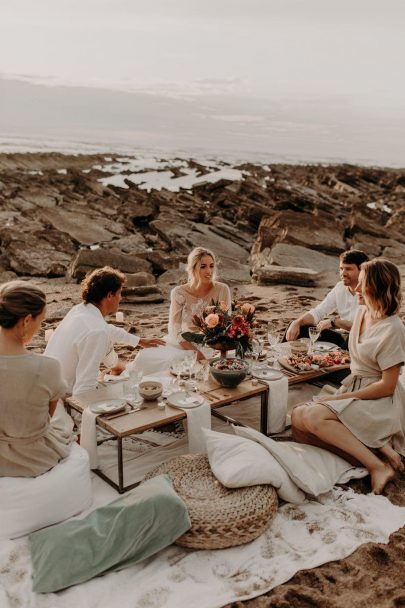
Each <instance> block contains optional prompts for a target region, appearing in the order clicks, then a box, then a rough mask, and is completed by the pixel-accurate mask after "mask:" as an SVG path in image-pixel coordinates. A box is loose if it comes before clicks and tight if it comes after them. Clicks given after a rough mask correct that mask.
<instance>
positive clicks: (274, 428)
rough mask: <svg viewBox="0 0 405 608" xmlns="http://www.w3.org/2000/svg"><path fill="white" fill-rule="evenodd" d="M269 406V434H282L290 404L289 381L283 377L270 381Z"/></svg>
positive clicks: (268, 382)
mask: <svg viewBox="0 0 405 608" xmlns="http://www.w3.org/2000/svg"><path fill="white" fill-rule="evenodd" d="M267 384H268V385H269V405H268V410H267V412H268V418H267V433H281V432H282V431H284V429H285V420H286V416H287V404H288V379H287V378H286V377H285V376H283V377H282V378H280V380H268V381H267Z"/></svg>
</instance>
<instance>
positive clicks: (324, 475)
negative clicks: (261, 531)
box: [235, 427, 368, 496]
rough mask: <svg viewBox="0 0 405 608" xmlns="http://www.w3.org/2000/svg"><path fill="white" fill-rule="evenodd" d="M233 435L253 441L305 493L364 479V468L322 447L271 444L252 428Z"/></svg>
mask: <svg viewBox="0 0 405 608" xmlns="http://www.w3.org/2000/svg"><path fill="white" fill-rule="evenodd" d="M235 433H237V435H239V436H241V437H245V438H247V439H253V441H256V442H257V443H259V444H260V445H262V446H263V447H264V448H266V450H268V451H269V453H270V454H272V456H274V458H275V459H276V460H277V461H278V462H279V463H280V465H281V466H282V467H283V469H284V470H285V471H286V472H287V473H288V475H289V476H290V477H291V479H292V480H293V481H294V482H295V483H296V484H297V486H298V487H299V488H301V489H302V490H303V491H304V492H306V493H307V494H311V495H312V496H318V495H319V494H323V493H324V492H328V491H329V490H331V489H332V488H333V486H334V485H335V484H336V483H346V482H347V481H348V480H349V479H352V478H359V477H365V476H366V475H367V474H368V473H367V470H366V469H363V468H356V467H353V466H352V465H351V464H349V463H348V462H347V461H346V460H343V458H340V456H337V455H336V454H332V452H328V451H327V450H324V449H322V448H318V447H315V446H313V445H306V444H303V443H296V442H295V441H274V439H270V437H266V436H265V435H263V434H262V433H259V432H258V431H255V430H254V429H250V428H244V427H235Z"/></svg>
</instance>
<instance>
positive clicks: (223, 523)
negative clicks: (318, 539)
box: [145, 454, 278, 549]
mask: <svg viewBox="0 0 405 608" xmlns="http://www.w3.org/2000/svg"><path fill="white" fill-rule="evenodd" d="M161 474H167V475H168V476H169V477H170V479H171V480H172V483H173V487H174V489H175V490H176V492H177V493H178V494H179V496H181V498H182V499H183V500H184V502H185V503H186V505H187V509H188V512H189V515H190V519H191V524H192V527H191V529H190V530H188V532H186V533H185V534H183V536H181V537H180V538H178V539H177V540H176V544H177V545H181V546H182V547H190V548H193V549H225V548H226V547H235V546H236V545H243V544H244V543H248V542H250V541H252V540H254V539H255V538H257V537H258V536H260V534H261V533H262V532H263V531H264V530H265V529H266V528H267V527H268V526H269V525H270V523H271V521H272V519H273V517H274V515H275V513H276V511H277V506H278V498H277V493H276V491H275V489H274V488H273V487H272V486H269V485H262V486H252V487H248V488H237V489H228V488H225V487H224V486H223V485H222V484H221V483H220V482H219V481H218V480H217V479H216V477H214V475H213V473H212V471H211V468H210V465H209V462H208V458H207V457H206V456H203V455H200V454H187V455H184V456H177V457H176V458H173V459H172V460H169V461H168V462H165V463H163V464H161V465H159V466H158V467H156V468H155V469H153V471H151V472H150V473H148V475H147V476H146V477H145V479H150V478H151V477H155V476H156V475H161Z"/></svg>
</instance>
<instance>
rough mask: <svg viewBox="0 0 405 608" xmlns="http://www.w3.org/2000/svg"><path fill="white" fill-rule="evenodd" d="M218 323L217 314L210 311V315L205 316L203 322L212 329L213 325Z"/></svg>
mask: <svg viewBox="0 0 405 608" xmlns="http://www.w3.org/2000/svg"><path fill="white" fill-rule="evenodd" d="M218 323H219V316H218V315H217V314H215V313H214V312H212V313H211V314H210V315H208V316H206V317H205V324H206V326H207V327H209V328H210V329H213V328H214V327H216V326H217V325H218Z"/></svg>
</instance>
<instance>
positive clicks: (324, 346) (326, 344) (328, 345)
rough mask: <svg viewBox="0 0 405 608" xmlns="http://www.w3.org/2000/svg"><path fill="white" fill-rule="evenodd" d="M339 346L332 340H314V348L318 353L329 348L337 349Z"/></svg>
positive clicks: (327, 350)
mask: <svg viewBox="0 0 405 608" xmlns="http://www.w3.org/2000/svg"><path fill="white" fill-rule="evenodd" d="M338 348H339V347H338V346H337V344H333V342H315V343H314V350H315V351H318V352H319V353H328V352H329V351H330V350H337V349H338Z"/></svg>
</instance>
